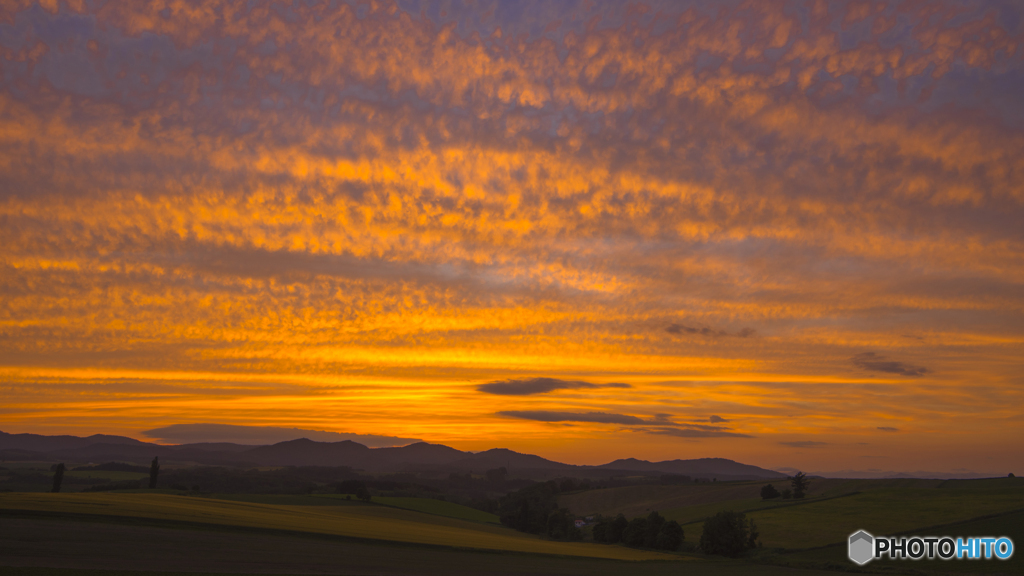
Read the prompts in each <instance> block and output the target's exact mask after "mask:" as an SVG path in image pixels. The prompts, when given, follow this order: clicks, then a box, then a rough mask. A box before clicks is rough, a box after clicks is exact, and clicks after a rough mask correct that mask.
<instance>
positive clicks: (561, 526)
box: [547, 508, 582, 540]
mask: <svg viewBox="0 0 1024 576" xmlns="http://www.w3.org/2000/svg"><path fill="white" fill-rule="evenodd" d="M547 535H548V537H550V538H553V539H555V540H579V539H580V538H581V537H582V533H581V532H580V529H579V528H577V527H576V518H575V516H573V515H572V513H570V512H569V511H568V510H567V509H565V508H558V509H557V510H555V511H554V512H552V513H551V514H550V515H549V516H548V524H547Z"/></svg>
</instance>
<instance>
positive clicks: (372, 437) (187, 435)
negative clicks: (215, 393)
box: [142, 424, 421, 448]
mask: <svg viewBox="0 0 1024 576" xmlns="http://www.w3.org/2000/svg"><path fill="white" fill-rule="evenodd" d="M142 434H143V435H145V436H146V437H148V438H153V439H156V440H161V441H164V442H169V443H174V444H194V443H200V442H231V443H234V444H249V445H261V444H276V443H278V442H286V441H288V440H296V439H298V438H309V439H310V440H314V441H317V442H342V441H344V440H351V441H353V442H358V443H360V444H363V445H364V446H369V447H370V448H382V447H386V446H405V445H407V444H412V443H414V442H420V441H421V440H419V439H416V438H398V437H396V436H378V435H376V434H348V433H344V432H328V431H326V430H304V429H302V428H279V427H276V426H239V425H235V424H173V425H171V426H164V427H163V428H154V429H152V430H146V431H144V432H143V433H142Z"/></svg>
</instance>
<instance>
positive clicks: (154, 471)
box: [149, 457, 160, 488]
mask: <svg viewBox="0 0 1024 576" xmlns="http://www.w3.org/2000/svg"><path fill="white" fill-rule="evenodd" d="M157 458H158V457H154V458H153V463H152V464H150V465H149V487H150V488H156V477H157V476H159V475H160V462H159V461H158V460H157Z"/></svg>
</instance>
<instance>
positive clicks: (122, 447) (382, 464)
mask: <svg viewBox="0 0 1024 576" xmlns="http://www.w3.org/2000/svg"><path fill="white" fill-rule="evenodd" d="M153 457H159V458H160V461H161V462H180V463H198V464H204V465H222V466H347V467H349V468H353V469H355V470H363V471H365V472H371V473H390V472H420V473H431V474H448V473H450V472H460V473H466V472H474V473H477V474H481V473H484V472H486V471H487V470H491V469H494V468H500V467H502V466H504V467H505V468H507V469H508V470H509V473H510V476H511V477H513V478H516V477H518V478H532V479H546V478H556V477H559V476H578V477H590V478H600V477H608V476H616V475H648V476H650V475H658V474H679V475H687V476H692V477H698V478H712V477H715V478H718V479H719V480H746V479H761V478H784V477H785V475H784V474H780V473H778V472H774V471H772V470H765V469H764V468H758V467H757V466H750V465H747V464H740V463H738V462H733V461H732V460H726V459H724V458H701V459H697V460H670V461H666V462H647V461H646V460H637V459H635V458H628V459H623V460H616V461H614V462H610V463H608V464H605V465H603V466H575V465H572V464H563V463H561V462H555V461H553V460H548V459H546V458H542V457H540V456H536V455H534V454H522V453H519V452H515V451H513V450H508V449H506V448H494V449H491V450H486V451H484V452H477V453H473V452H463V451H462V450H456V449H455V448H451V447H449V446H444V445H442V444H430V443H427V442H416V443H414V444H409V445H408V446H401V447H389V448H368V447H366V446H364V445H362V444H360V443H358V442H353V441H351V440H344V441H341V442H316V441H313V440H309V439H307V438H300V439H298V440H288V441H286V442H279V443H277V444H271V445H268V446H255V447H254V446H245V445H241V444H232V443H224V442H218V443H199V444H181V445H176V446H166V445H160V444H153V443H150V442H141V441H139V440H135V439H132V438H126V437H124V436H109V435H103V434H96V435H93V436H87V437H85V438H81V437H77V436H43V435H38V434H6V433H3V432H0V459H2V460H11V461H16V460H22V461H25V460H39V461H63V462H68V463H69V464H70V463H76V464H77V463H88V462H96V463H99V462H132V463H137V464H144V465H148V463H149V462H150V461H151V460H152V459H153Z"/></svg>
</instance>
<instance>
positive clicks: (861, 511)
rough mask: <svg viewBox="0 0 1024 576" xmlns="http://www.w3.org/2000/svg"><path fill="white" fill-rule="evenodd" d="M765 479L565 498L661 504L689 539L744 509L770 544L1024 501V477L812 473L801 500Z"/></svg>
mask: <svg viewBox="0 0 1024 576" xmlns="http://www.w3.org/2000/svg"><path fill="white" fill-rule="evenodd" d="M764 484H765V483H764V482H749V483H748V482H736V483H732V482H730V483H724V482H723V483H711V484H697V485H680V486H630V487H626V488H613V489H605V490H593V491H590V492H584V493H579V494H573V495H569V496H567V497H563V498H562V499H560V504H561V505H563V506H567V507H568V508H569V509H570V510H572V511H573V512H574V513H575V514H579V515H585V514H593V513H601V514H605V515H613V514H617V513H619V512H622V513H623V514H625V515H626V517H627V518H632V517H636V516H642V515H646V514H648V513H649V512H650V511H652V510H657V511H658V512H659V513H661V514H662V515H663V516H665V517H666V518H668V519H673V520H677V521H679V522H680V524H683V529H684V531H685V533H686V539H687V541H689V542H697V541H699V540H700V535H701V529H702V527H703V521H704V519H705V518H707V517H708V516H711V515H713V514H715V513H717V512H720V511H723V510H734V511H738V512H745V513H747V516H748V517H750V518H752V519H753V520H754V521H755V522H756V524H757V527H758V529H759V531H760V533H761V541H762V543H763V545H764V546H765V547H776V548H787V549H805V548H814V547H819V546H826V545H829V544H835V543H839V542H842V541H843V540H844V538H846V536H848V535H849V534H850V533H851V532H854V531H856V530H858V529H861V528H863V529H865V530H868V531H869V532H872V533H876V534H894V533H900V532H905V531H908V530H913V529H917V528H925V527H929V526H937V525H945V524H951V523H954V522H963V521H967V520H971V519H974V518H978V517H980V516H985V515H993V514H1000V513H1007V512H1011V511H1014V510H1020V509H1024V478H992V479H982V480H945V481H944V480H920V479H893V480H842V479H814V480H812V484H811V490H810V491H809V495H808V497H807V498H806V499H803V500H782V499H773V500H761V499H760V497H759V496H758V493H759V492H760V488H761V486H763V485H764ZM776 484H777V485H779V484H781V483H776ZM779 487H783V486H779Z"/></svg>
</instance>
